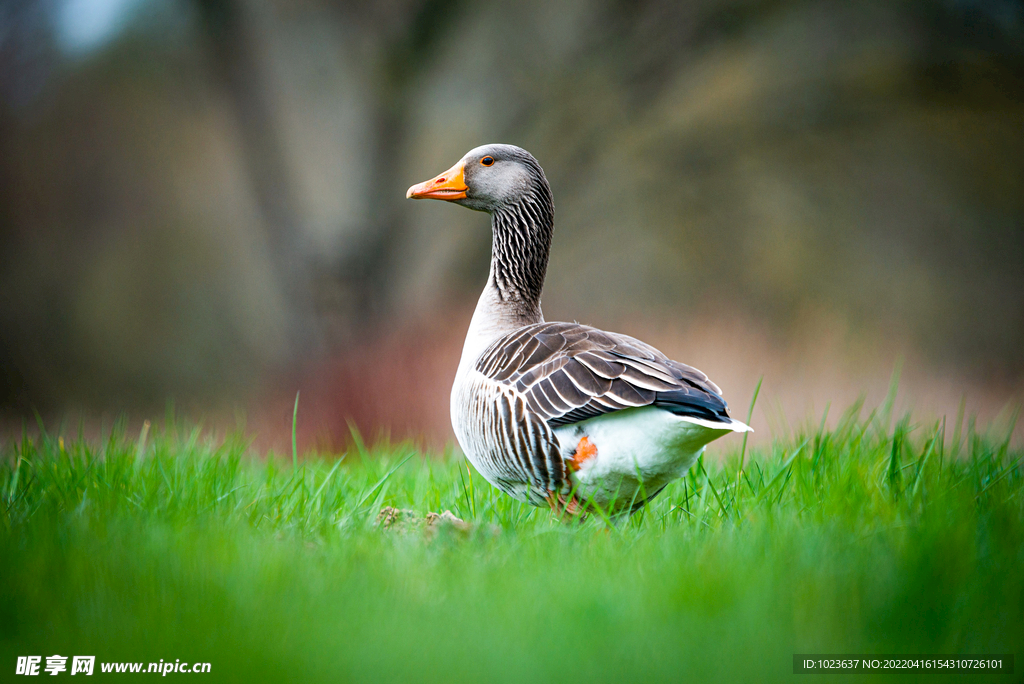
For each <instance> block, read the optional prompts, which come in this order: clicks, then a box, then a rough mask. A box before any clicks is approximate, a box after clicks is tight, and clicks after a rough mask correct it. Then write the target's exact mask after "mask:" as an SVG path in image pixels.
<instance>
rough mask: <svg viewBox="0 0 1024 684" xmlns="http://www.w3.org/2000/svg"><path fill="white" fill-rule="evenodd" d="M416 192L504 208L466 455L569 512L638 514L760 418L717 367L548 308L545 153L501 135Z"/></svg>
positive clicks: (497, 215)
mask: <svg viewBox="0 0 1024 684" xmlns="http://www.w3.org/2000/svg"><path fill="white" fill-rule="evenodd" d="M406 198H412V199H437V200H444V201H447V202H454V203H455V204H459V205H462V206H464V207H467V208H469V209H474V210H477V211H483V212H487V213H489V214H490V215H491V234H492V243H491V267H490V273H489V274H488V276H487V284H486V286H485V287H484V290H483V293H482V294H481V295H480V299H479V301H478V302H477V305H476V310H475V311H474V312H473V317H472V320H471V321H470V324H469V330H468V332H467V334H466V341H465V344H464V346H463V350H462V358H461V360H460V361H459V367H458V371H457V372H456V375H455V383H454V385H453V386H452V393H451V419H452V427H453V428H454V431H455V436H456V438H457V439H458V443H459V446H460V447H461V448H462V451H463V452H464V453H465V454H466V457H467V458H468V459H469V461H470V462H471V463H472V464H473V466H474V467H475V468H476V469H477V471H479V472H480V473H481V474H482V475H483V476H484V478H486V479H487V481H488V482H490V483H491V484H492V485H493V486H495V487H497V488H498V489H499V490H501V491H502V492H505V493H506V494H508V495H510V496H512V497H514V498H516V499H518V500H520V501H523V502H526V503H530V504H533V505H535V506H545V505H547V506H550V507H551V508H552V509H554V510H555V511H556V513H559V514H570V515H575V514H584V513H586V512H588V511H594V510H599V511H602V512H604V513H605V514H607V515H609V516H620V517H621V516H623V515H628V514H631V513H633V512H635V511H636V510H638V509H639V508H641V507H642V506H643V505H644V503H645V502H647V501H650V500H651V499H653V498H654V497H655V496H657V495H658V493H659V492H661V491H662V490H663V489H664V488H665V486H666V485H667V484H669V483H670V482H671V481H673V480H675V479H676V478H679V477H682V476H683V475H685V474H686V472H687V470H688V469H689V468H690V467H691V466H692V465H693V464H694V463H695V462H696V460H697V458H698V457H699V456H700V455H701V454H702V453H703V452H704V447H705V446H706V445H707V444H708V443H710V442H711V441H713V440H715V439H718V438H719V437H722V436H724V435H726V434H728V433H730V432H747V431H750V427H749V426H747V425H745V424H744V423H742V422H740V421H738V420H735V419H733V418H731V417H730V416H729V409H728V405H727V404H726V402H725V400H724V399H723V398H722V391H721V390H720V389H719V388H718V386H717V385H716V384H715V383H713V382H712V381H711V380H709V379H708V376H707V375H705V374H704V373H702V372H701V371H699V370H697V369H696V368H692V367H690V366H687V365H685V364H682V363H679V362H677V361H673V360H671V359H669V358H668V357H667V356H665V355H664V354H663V353H661V352H660V351H658V350H657V349H655V348H654V347H652V346H650V345H648V344H645V343H643V342H641V341H639V340H637V339H634V338H632V337H629V336H627V335H622V334H618V333H612V332H606V331H603V330H598V329H597V328H593V327H590V326H587V325H582V324H580V323H575V322H574V323H556V322H546V321H545V320H544V316H543V314H542V313H541V305H540V299H541V290H542V288H543V286H544V278H545V274H546V272H547V266H548V255H549V253H550V250H551V236H552V231H553V228H554V203H553V201H552V196H551V187H550V185H549V184H548V181H547V178H546V177H545V175H544V170H543V169H542V168H541V166H540V164H539V163H538V162H537V160H536V159H535V158H534V157H533V155H531V154H530V153H529V152H527V151H526V150H524V149H522V148H520V147H516V146H514V145H503V144H491V145H484V146H481V147H477V148H476V149H473V150H471V151H470V152H468V153H467V154H466V155H465V156H464V157H463V158H462V159H461V160H459V162H458V163H456V164H455V165H454V166H453V167H451V168H450V169H448V170H447V171H445V172H444V173H442V174H440V175H439V176H436V177H434V178H432V179H430V180H428V181H424V182H422V183H418V184H416V185H413V186H412V187H410V188H409V190H408V192H406Z"/></svg>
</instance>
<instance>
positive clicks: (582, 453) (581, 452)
mask: <svg viewBox="0 0 1024 684" xmlns="http://www.w3.org/2000/svg"><path fill="white" fill-rule="evenodd" d="M594 456H597V445H596V444H594V443H593V442H591V441H590V437H584V438H583V439H581V440H580V443H579V444H577V445H576V453H575V454H573V455H572V460H570V461H569V467H570V468H571V469H572V470H573V471H576V470H579V469H580V468H582V467H583V462H584V461H586V460H587V459H588V458H593V457H594Z"/></svg>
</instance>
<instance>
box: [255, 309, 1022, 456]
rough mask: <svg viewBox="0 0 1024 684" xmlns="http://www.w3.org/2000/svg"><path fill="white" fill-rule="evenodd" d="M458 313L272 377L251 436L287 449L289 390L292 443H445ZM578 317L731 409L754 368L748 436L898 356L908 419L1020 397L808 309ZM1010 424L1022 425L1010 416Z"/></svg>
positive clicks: (840, 391) (994, 411)
mask: <svg viewBox="0 0 1024 684" xmlns="http://www.w3.org/2000/svg"><path fill="white" fill-rule="evenodd" d="M469 315H470V314H469V312H468V311H466V310H463V311H461V312H460V313H459V314H458V315H453V316H452V317H451V318H450V319H449V320H447V321H441V322H433V323H430V324H421V325H418V326H408V327H404V328H401V329H397V330H394V331H391V332H390V333H387V334H383V335H381V336H380V337H378V338H377V339H376V340H375V341H374V342H373V343H372V344H365V345H363V346H360V347H357V348H348V349H346V350H345V352H344V354H343V355H341V354H339V355H337V356H335V357H334V358H332V359H330V360H328V361H327V362H325V363H323V364H321V365H319V366H317V367H315V368H312V369H310V370H309V371H308V372H307V374H306V375H305V376H304V377H303V379H302V380H301V381H300V382H299V383H297V384H295V385H290V386H287V387H282V388H281V389H280V394H279V395H278V396H276V397H275V398H274V399H273V400H272V401H271V402H267V403H265V404H264V405H263V407H262V409H261V410H257V411H254V412H252V414H251V415H250V420H249V427H250V428H251V429H253V431H255V432H257V433H258V437H259V441H258V444H259V445H260V446H264V447H266V446H273V447H274V448H276V449H278V450H279V451H282V452H288V451H289V450H290V428H291V412H292V402H293V401H294V398H295V395H294V392H295V390H296V389H298V390H301V392H302V395H301V401H300V404H299V421H298V436H299V443H300V448H303V447H307V448H308V447H314V446H315V447H318V448H321V449H325V450H328V449H339V448H343V446H344V445H345V444H346V443H348V441H349V440H350V428H349V426H350V425H354V426H355V427H356V428H357V429H358V430H359V432H360V433H361V435H362V436H363V438H364V439H365V440H367V441H371V442H372V441H373V440H375V439H376V438H377V437H378V436H381V435H386V436H388V437H389V438H390V439H391V440H392V441H398V440H405V439H411V440H413V441H415V442H416V443H418V444H420V445H422V446H425V447H427V448H430V449H432V450H440V449H443V448H444V447H445V446H446V445H449V444H451V443H452V442H453V435H452V432H451V427H450V420H449V411H448V397H449V392H450V390H451V385H452V381H453V380H454V377H455V370H456V367H457V365H458V362H459V356H460V354H461V351H462V339H463V334H464V330H465V328H466V326H467V325H468V322H469ZM590 322H592V323H596V324H598V325H601V326H602V327H607V328H609V329H613V330H619V331H628V332H629V333H631V334H633V335H634V336H636V337H639V338H641V339H643V340H645V341H647V342H650V343H651V344H653V345H655V346H657V347H659V348H660V349H661V350H662V351H664V352H665V353H666V354H668V355H669V356H671V357H673V358H676V359H680V360H683V361H685V362H687V363H690V364H691V365H694V366H696V367H698V368H700V369H701V370H703V371H705V372H706V373H708V375H709V376H711V378H712V379H713V380H714V381H715V382H716V383H718V385H719V386H720V387H721V388H722V390H723V392H724V394H725V396H726V398H727V399H728V400H729V402H730V407H731V410H732V413H733V415H735V416H737V417H739V418H740V419H741V420H742V419H745V418H746V414H747V409H748V406H749V403H750V398H751V395H752V393H753V391H754V387H755V385H756V384H757V381H758V378H760V377H761V376H764V382H763V385H762V389H761V394H760V398H759V399H758V406H757V410H756V411H755V412H754V416H753V419H752V420H751V424H752V426H753V427H754V429H755V430H756V432H755V433H754V434H753V435H752V436H751V439H752V440H754V442H755V443H757V442H763V441H765V440H768V439H770V438H771V437H772V435H773V434H785V433H786V432H788V431H792V430H793V429H795V427H796V426H797V425H799V424H801V423H803V422H807V423H814V424H815V426H816V425H817V423H818V422H819V421H820V420H821V416H822V413H823V412H824V411H825V410H826V407H828V410H829V423H833V424H834V421H835V420H836V419H837V418H838V417H839V416H840V415H841V413H842V412H843V411H844V410H845V409H846V408H848V407H849V406H850V405H851V404H853V403H854V402H855V401H857V399H858V398H859V397H861V396H863V397H864V398H865V403H866V406H867V410H870V408H872V407H875V406H878V405H879V404H881V403H882V402H883V400H884V399H885V395H886V392H887V390H888V387H889V382H890V378H891V376H892V373H893V370H894V368H896V367H897V366H898V365H899V364H900V363H901V361H902V371H901V379H900V389H899V395H898V398H897V402H896V412H897V415H899V414H900V413H902V412H903V411H907V410H912V411H913V415H914V418H915V420H916V421H917V422H919V423H920V422H924V421H930V420H932V419H934V418H936V417H938V416H942V415H946V416H948V419H949V421H953V420H954V418H955V416H956V413H957V409H958V405H959V403H960V399H961V396H963V397H965V399H966V407H967V414H968V415H975V416H977V420H978V425H979V426H980V427H984V426H986V425H988V424H989V423H990V422H991V421H993V420H996V419H997V418H999V416H1000V412H1002V411H1003V410H1004V409H1005V408H1006V407H1007V406H1008V405H1010V404H1012V402H1014V401H1020V398H1021V397H1022V396H1024V393H1022V391H1021V390H1022V388H1019V387H1003V388H993V387H991V386H988V387H986V386H982V385H980V384H977V383H976V382H975V381H973V380H972V379H971V378H970V377H967V376H965V375H963V376H962V375H958V374H957V372H956V369H950V368H936V367H935V366H934V365H933V364H932V365H930V364H929V363H928V362H927V361H926V360H924V359H922V358H919V357H917V356H913V355H906V354H905V353H904V355H903V357H902V359H901V350H902V349H905V348H907V347H908V346H909V345H904V344H902V343H901V341H900V340H899V339H898V338H897V336H892V337H890V338H888V339H865V338H864V337H863V336H862V335H860V334H859V333H857V332H855V331H852V330H849V329H848V328H847V327H845V326H844V325H843V324H842V322H841V321H835V320H826V319H823V318H822V317H820V316H819V317H816V318H814V319H813V320H809V321H808V322H807V324H806V325H804V326H800V328H799V329H798V330H797V331H796V332H795V333H793V334H792V335H791V338H790V340H789V341H783V340H780V339H778V338H773V337H772V336H771V335H770V334H769V333H767V332H766V331H765V329H763V328H760V327H758V326H757V325H756V324H754V323H752V322H751V321H750V320H749V319H744V318H741V317H737V316H733V317H730V316H723V315H721V313H719V314H717V315H716V316H714V317H707V318H702V319H701V320H694V319H693V318H692V317H691V318H688V319H687V320H686V325H685V327H683V325H682V321H679V322H678V323H677V322H673V321H669V320H665V319H662V320H661V321H659V323H658V325H651V322H650V321H649V320H646V319H644V320H643V321H618V322H616V323H610V324H607V325H604V323H605V322H602V321H590ZM867 410H866V411H865V414H866V413H867ZM254 419H255V420H254ZM951 430H952V428H950V432H951ZM1017 434H1018V436H1019V435H1022V434H1024V429H1022V428H1021V427H1018V429H1017ZM727 442H729V440H720V441H719V442H717V443H715V444H713V445H712V446H711V447H710V450H711V451H712V452H719V453H720V452H722V450H723V449H725V450H727V449H729V448H731V446H732V445H730V444H728V443H727Z"/></svg>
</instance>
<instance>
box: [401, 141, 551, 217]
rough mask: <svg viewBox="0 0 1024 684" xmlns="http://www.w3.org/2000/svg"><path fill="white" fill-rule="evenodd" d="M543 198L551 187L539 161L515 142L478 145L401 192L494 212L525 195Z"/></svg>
mask: <svg viewBox="0 0 1024 684" xmlns="http://www.w3.org/2000/svg"><path fill="white" fill-rule="evenodd" d="M531 195H532V196H533V197H534V198H537V197H542V198H546V199H547V201H548V202H550V197H551V190H550V188H549V186H548V181H547V179H546V178H545V177H544V171H543V169H541V167H540V164H538V163H537V160H536V159H534V158H533V155H531V154H530V153H529V152H527V151H526V150H524V149H523V148H521V147H516V146H515V145H500V144H491V145H482V146H480V147H477V148H475V149H473V150H470V151H469V152H468V153H466V155H465V156H464V157H463V158H462V159H460V160H459V161H458V162H457V163H456V164H455V166H453V167H452V168H450V169H448V170H447V171H445V172H444V173H442V174H440V175H438V176H435V177H434V178H431V179H430V180H428V181H424V182H422V183H417V184H416V185H414V186H412V187H411V188H409V190H408V191H407V192H406V193H405V196H406V197H407V198H411V199H439V200H446V201H448V202H454V203H455V204H461V205H462V206H464V207H468V208H469V209H475V210H477V211H486V212H488V213H491V214H494V213H496V212H500V211H501V210H502V209H504V208H506V207H509V206H514V205H517V204H520V203H522V202H523V201H524V200H526V199H527V198H528V197H530V196H531Z"/></svg>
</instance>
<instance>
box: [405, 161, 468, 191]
mask: <svg viewBox="0 0 1024 684" xmlns="http://www.w3.org/2000/svg"><path fill="white" fill-rule="evenodd" d="M463 168H464V165H463V163H462V162H459V163H458V164H456V165H455V166H453V167H452V168H450V169H448V170H447V171H445V172H444V173H442V174H441V175H440V176H437V177H436V178H431V179H430V180H428V181H423V182H422V183H417V184H416V185H414V186H412V187H411V188H409V190H408V191H407V192H406V193H405V196H406V198H412V199H440V200H455V199H463V198H464V197H465V196H466V190H468V189H469V188H468V187H466V177H465V175H463Z"/></svg>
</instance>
